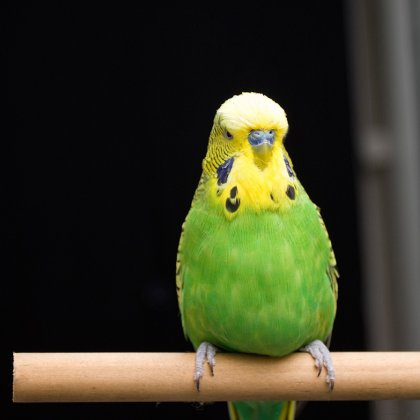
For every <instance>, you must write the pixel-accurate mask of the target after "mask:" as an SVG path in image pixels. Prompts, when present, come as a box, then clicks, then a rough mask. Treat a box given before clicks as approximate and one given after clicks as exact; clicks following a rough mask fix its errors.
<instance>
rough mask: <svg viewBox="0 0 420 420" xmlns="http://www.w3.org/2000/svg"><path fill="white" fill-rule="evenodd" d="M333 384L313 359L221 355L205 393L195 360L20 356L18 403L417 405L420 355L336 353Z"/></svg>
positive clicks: (149, 356) (17, 362)
mask: <svg viewBox="0 0 420 420" xmlns="http://www.w3.org/2000/svg"><path fill="white" fill-rule="evenodd" d="M332 359H333V362H334V365H335V369H336V382H335V387H334V390H333V391H332V392H330V391H329V390H328V387H327V384H326V382H325V372H324V371H323V372H322V373H321V375H320V376H319V377H317V370H316V369H315V367H314V363H313V360H312V358H311V357H310V356H309V355H308V354H306V353H295V354H292V355H290V356H287V357H284V358H270V357H262V356H252V355H242V354H227V353H218V354H217V356H216V368H215V376H214V377H212V376H211V374H210V370H209V369H208V367H206V369H205V374H204V377H203V379H202V382H201V389H200V392H197V390H196V389H195V387H194V382H193V371H194V353H15V354H14V378H13V379H14V380H13V392H14V396H13V400H14V402H20V403H22V402H134V401H154V402H157V401H230V400H238V399H240V400H264V399H266V400H382V399H420V352H389V353H385V352H377V353H376V352H366V353H332Z"/></svg>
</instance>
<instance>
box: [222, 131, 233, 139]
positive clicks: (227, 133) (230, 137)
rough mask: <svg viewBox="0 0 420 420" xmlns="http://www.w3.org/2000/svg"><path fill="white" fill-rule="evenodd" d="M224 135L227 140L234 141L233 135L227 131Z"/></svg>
mask: <svg viewBox="0 0 420 420" xmlns="http://www.w3.org/2000/svg"><path fill="white" fill-rule="evenodd" d="M223 135H224V136H225V138H227V139H228V140H232V139H233V135H232V134H230V133H229V131H227V130H225V131H224V132H223Z"/></svg>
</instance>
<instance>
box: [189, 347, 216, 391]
mask: <svg viewBox="0 0 420 420" xmlns="http://www.w3.org/2000/svg"><path fill="white" fill-rule="evenodd" d="M216 351H217V348H216V347H215V346H213V344H210V343H207V342H206V341H203V342H202V343H201V344H200V345H199V346H198V349H197V351H196V353H195V373H194V382H195V387H196V388H197V391H200V380H201V378H202V377H203V371H204V363H205V362H206V361H207V363H208V364H209V366H210V371H211V374H212V376H214V366H215V365H216Z"/></svg>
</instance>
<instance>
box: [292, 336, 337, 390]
mask: <svg viewBox="0 0 420 420" xmlns="http://www.w3.org/2000/svg"><path fill="white" fill-rule="evenodd" d="M299 351H304V352H306V353H310V355H311V356H312V357H313V359H314V360H315V366H316V367H317V368H318V376H319V375H320V374H321V372H322V367H325V369H326V371H327V384H328V386H329V388H330V391H332V390H333V389H334V381H335V370H334V366H333V362H332V359H331V354H330V351H329V350H328V347H327V346H326V345H325V344H324V343H323V342H322V341H321V340H315V341H312V343H309V344H308V345H307V346H305V347H302V348H301V349H300V350H299Z"/></svg>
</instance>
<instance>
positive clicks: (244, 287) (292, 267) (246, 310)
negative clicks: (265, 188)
mask: <svg viewBox="0 0 420 420" xmlns="http://www.w3.org/2000/svg"><path fill="white" fill-rule="evenodd" d="M201 198H203V197H201ZM213 206H214V205H212V204H210V203H209V202H208V201H207V200H205V199H198V200H195V203H194V206H193V207H192V209H191V210H190V212H189V214H188V216H187V219H186V222H185V224H184V234H183V242H182V251H181V256H180V258H181V271H180V276H181V279H182V284H183V289H182V305H181V315H182V318H183V325H184V329H185V332H186V334H187V335H188V337H189V338H190V340H191V341H192V343H193V345H194V346H195V347H197V346H198V345H199V344H200V343H201V342H203V341H208V342H211V343H212V344H214V345H216V346H218V347H220V348H223V349H226V350H232V351H240V352H248V353H257V354H265V355H272V356H282V355H285V354H288V353H290V352H292V351H295V350H297V349H298V348H300V347H301V346H303V345H304V344H306V343H308V342H310V341H312V340H314V339H321V340H324V339H326V338H327V336H328V335H329V333H330V332H331V329H332V325H333V321H334V316H335V308H336V302H335V298H334V294H333V291H332V289H331V284H330V279H329V277H328V268H329V267H328V266H329V257H330V247H329V242H328V237H327V233H326V232H325V230H324V228H323V226H322V225H321V222H320V219H319V216H318V213H317V210H316V208H315V206H314V204H313V203H312V202H311V201H310V200H309V198H308V196H307V195H306V193H305V192H304V191H303V190H302V192H301V194H300V195H299V197H298V199H297V200H296V203H295V205H294V206H293V208H291V209H288V210H287V211H285V212H283V213H280V212H273V211H266V212H260V213H254V212H251V211H248V212H245V211H244V212H242V214H241V215H240V216H239V215H238V217H236V218H234V219H233V220H231V221H228V220H226V218H225V216H224V214H223V212H222V211H221V210H220V209H219V208H217V207H213Z"/></svg>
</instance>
